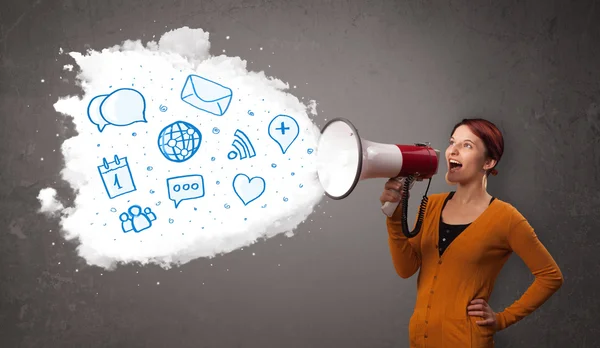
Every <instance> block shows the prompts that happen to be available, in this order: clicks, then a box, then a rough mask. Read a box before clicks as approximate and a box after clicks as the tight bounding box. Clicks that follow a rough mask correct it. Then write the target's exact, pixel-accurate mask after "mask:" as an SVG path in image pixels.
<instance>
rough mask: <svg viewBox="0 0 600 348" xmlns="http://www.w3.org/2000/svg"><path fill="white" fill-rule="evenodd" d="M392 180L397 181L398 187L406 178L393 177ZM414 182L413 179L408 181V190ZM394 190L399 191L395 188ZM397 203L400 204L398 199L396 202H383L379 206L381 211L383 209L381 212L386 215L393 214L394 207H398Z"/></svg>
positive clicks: (390, 215)
mask: <svg viewBox="0 0 600 348" xmlns="http://www.w3.org/2000/svg"><path fill="white" fill-rule="evenodd" d="M394 180H396V181H398V182H399V183H400V187H402V186H404V180H406V178H404V177H397V178H394ZM414 184H415V180H413V181H412V182H411V183H410V186H409V190H410V189H411V188H412V187H413V185H414ZM394 191H396V192H398V193H400V191H397V190H394ZM398 204H400V201H399V200H398V202H385V203H384V204H383V206H382V207H381V211H383V213H384V214H385V215H386V216H387V217H392V215H394V212H395V211H396V208H398Z"/></svg>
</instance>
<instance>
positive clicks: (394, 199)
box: [379, 177, 415, 217]
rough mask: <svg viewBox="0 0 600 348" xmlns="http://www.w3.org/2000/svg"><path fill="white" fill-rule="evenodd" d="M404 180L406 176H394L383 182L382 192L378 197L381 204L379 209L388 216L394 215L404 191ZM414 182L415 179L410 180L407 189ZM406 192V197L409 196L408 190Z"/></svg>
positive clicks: (410, 187)
mask: <svg viewBox="0 0 600 348" xmlns="http://www.w3.org/2000/svg"><path fill="white" fill-rule="evenodd" d="M406 180H407V178H405V177H395V178H391V179H389V180H388V181H387V182H386V183H385V186H384V190H383V193H382V194H381V197H379V200H380V201H381V204H382V207H381V211H383V213H384V214H385V215H387V216H388V217H392V215H394V212H395V211H396V208H397V207H398V205H399V204H400V200H401V199H402V198H403V194H404V193H403V192H402V188H403V186H404V183H405V182H406ZM414 184H415V180H412V181H411V183H410V185H409V186H408V189H409V190H410V189H412V187H413V185H414ZM407 194H408V197H410V192H407Z"/></svg>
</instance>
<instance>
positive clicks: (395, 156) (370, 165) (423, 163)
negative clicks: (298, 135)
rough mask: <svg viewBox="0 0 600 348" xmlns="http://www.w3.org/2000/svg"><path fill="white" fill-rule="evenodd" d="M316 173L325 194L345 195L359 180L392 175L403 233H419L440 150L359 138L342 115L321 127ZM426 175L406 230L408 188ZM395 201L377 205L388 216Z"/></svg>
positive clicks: (412, 234)
mask: <svg viewBox="0 0 600 348" xmlns="http://www.w3.org/2000/svg"><path fill="white" fill-rule="evenodd" d="M316 153H317V154H316V155H317V160H316V162H317V163H316V164H317V175H318V177H319V182H320V183H321V185H322V187H323V189H324V191H325V194H326V195H327V197H329V198H331V199H334V200H340V199H344V198H346V197H348V196H349V195H350V194H351V193H352V191H353V190H354V189H355V188H356V185H357V184H358V182H359V181H361V180H365V179H373V178H387V179H389V178H395V179H396V180H399V181H400V182H401V183H402V190H403V191H404V195H403V201H402V203H403V207H402V208H403V214H402V218H401V219H402V223H403V233H404V234H405V235H406V236H407V237H408V238H412V237H414V236H416V235H417V234H418V233H419V230H420V228H421V223H422V220H423V215H424V214H425V207H426V205H427V191H429V185H430V184H431V178H432V177H433V176H434V175H435V174H437V171H438V166H439V157H440V151H439V150H436V149H434V148H432V147H431V146H430V145H429V144H427V143H416V144H412V145H401V144H382V143H376V142H372V141H368V140H365V139H362V138H361V137H360V136H359V134H358V131H357V130H356V127H354V125H353V124H352V123H351V122H350V121H349V120H347V119H345V118H335V119H332V120H330V121H329V122H327V124H325V126H323V128H322V129H321V137H320V138H319V143H318V145H317V150H316ZM424 179H429V184H428V185H427V189H426V191H425V195H424V196H423V200H422V201H421V207H420V209H419V214H418V218H417V223H416V225H415V229H414V230H413V231H409V229H408V222H407V218H406V215H407V209H408V208H407V206H408V190H409V189H410V188H411V186H412V185H413V184H414V182H415V181H422V180H424ZM398 204H399V202H385V204H384V205H383V206H382V207H381V209H382V211H383V212H384V214H385V215H387V216H392V215H393V214H394V212H395V211H396V209H397V207H398Z"/></svg>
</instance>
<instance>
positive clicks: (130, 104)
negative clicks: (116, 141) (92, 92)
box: [87, 88, 146, 132]
mask: <svg viewBox="0 0 600 348" xmlns="http://www.w3.org/2000/svg"><path fill="white" fill-rule="evenodd" d="M87 113H88V118H89V120H90V121H91V122H92V123H93V124H95V125H96V127H98V131H100V132H102V131H103V130H104V128H105V127H106V126H107V125H112V126H116V127H124V126H128V125H131V124H133V123H137V122H144V123H145V122H146V99H145V98H144V96H143V95H142V94H141V93H140V92H139V91H137V90H135V89H132V88H120V89H117V90H115V91H114V92H112V93H110V94H108V95H107V94H102V95H98V96H96V97H94V98H92V100H90V103H89V105H88V109H87Z"/></svg>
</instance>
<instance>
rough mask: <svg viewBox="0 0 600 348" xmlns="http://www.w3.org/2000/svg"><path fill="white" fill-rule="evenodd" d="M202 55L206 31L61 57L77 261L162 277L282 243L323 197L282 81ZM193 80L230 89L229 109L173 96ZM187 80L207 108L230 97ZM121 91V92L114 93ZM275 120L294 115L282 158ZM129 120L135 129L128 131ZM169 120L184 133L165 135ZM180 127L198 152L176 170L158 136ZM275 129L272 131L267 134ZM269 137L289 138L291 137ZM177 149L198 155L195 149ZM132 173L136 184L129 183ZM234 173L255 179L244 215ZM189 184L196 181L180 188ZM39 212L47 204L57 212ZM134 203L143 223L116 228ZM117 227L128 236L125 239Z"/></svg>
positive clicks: (295, 103) (302, 122) (246, 189)
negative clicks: (67, 61)
mask: <svg viewBox="0 0 600 348" xmlns="http://www.w3.org/2000/svg"><path fill="white" fill-rule="evenodd" d="M209 48H210V42H209V34H208V33H206V32H204V31H202V30H201V29H189V28H187V27H184V28H180V29H177V30H173V31H171V32H168V33H166V34H164V35H163V36H162V37H161V39H160V40H159V41H158V43H157V42H150V43H148V44H147V45H146V47H144V46H143V45H142V43H141V42H140V41H126V42H124V43H123V44H122V45H120V46H115V47H111V48H109V49H104V50H102V51H89V52H87V53H86V54H81V53H78V52H71V53H69V54H70V55H71V57H73V58H74V59H75V62H76V67H77V68H76V69H75V70H76V71H78V75H77V80H78V82H79V84H80V86H81V88H82V90H83V93H84V95H83V97H82V98H81V99H80V98H78V97H74V96H69V97H64V98H60V99H59V100H58V101H57V102H56V103H55V104H54V107H55V109H56V110H57V111H58V112H61V113H63V114H65V115H69V116H71V117H73V122H74V124H75V126H76V129H77V132H78V135H77V136H75V137H73V138H70V139H67V140H66V141H65V142H64V144H63V145H62V154H63V155H64V158H65V168H64V169H63V170H62V176H63V178H64V179H65V180H66V181H67V182H69V183H70V185H71V186H72V187H73V188H74V190H75V192H76V198H75V200H74V205H73V207H71V208H70V209H69V210H68V211H66V210H63V211H62V213H63V215H62V221H61V225H62V228H63V230H64V232H65V236H66V238H67V239H73V238H78V241H79V243H80V245H79V247H78V252H79V255H80V256H81V257H83V258H84V259H85V260H86V261H87V262H88V263H89V264H92V265H97V266H100V267H105V268H108V269H112V268H113V267H114V266H115V265H116V264H117V263H120V262H123V263H127V262H141V263H149V262H152V263H157V264H160V265H161V266H163V267H165V268H168V267H170V266H171V264H172V263H186V262H188V261H190V260H192V259H195V258H199V257H211V256H214V255H216V254H220V253H226V252H230V251H232V250H235V249H238V248H240V247H243V246H246V245H249V244H252V243H253V242H255V241H256V240H257V239H258V238H260V237H272V236H274V235H277V234H280V233H286V232H287V233H289V232H290V231H292V230H294V229H295V228H296V227H297V226H298V224H299V223H301V222H302V221H304V220H305V219H306V218H307V217H308V215H309V214H311V213H312V212H313V208H314V206H315V205H316V204H317V203H318V202H319V201H320V199H321V198H322V197H323V191H322V188H321V186H320V184H319V182H318V179H317V176H316V164H315V158H314V157H315V153H313V149H315V147H316V145H317V141H318V137H319V133H320V132H319V129H318V127H317V126H316V125H315V124H313V123H312V122H311V120H310V119H309V117H308V115H307V109H310V108H307V105H304V104H302V103H301V102H300V101H299V100H298V98H296V97H295V96H293V95H291V94H289V93H287V92H285V89H287V88H288V86H287V84H285V83H283V82H282V81H280V80H278V79H276V78H271V77H267V76H266V75H265V74H264V72H252V71H248V70H247V69H246V62H245V61H244V60H242V59H241V58H240V57H228V56H225V55H220V56H211V55H209ZM189 75H197V76H201V77H203V78H205V79H208V80H210V81H212V82H216V83H218V84H220V85H222V86H225V87H227V88H229V89H231V91H232V97H231V102H230V103H229V104H227V103H226V102H225V100H221V101H220V102H218V103H219V104H218V105H217V104H215V103H204V104H203V102H202V101H201V100H199V99H194V98H195V97H194V96H193V95H192V96H190V97H191V98H192V99H187V102H186V101H183V100H182V98H181V92H182V89H183V87H184V85H185V83H186V80H187V78H188V76H189ZM195 79H196V82H198V85H197V89H196V90H194V89H189V88H188V89H187V90H186V92H189V93H184V94H192V93H197V94H200V95H201V96H203V97H205V99H207V100H208V99H216V98H218V97H219V96H222V95H223V94H224V93H225V95H226V92H227V89H226V88H218V86H216V85H215V84H214V83H212V84H211V83H208V82H206V81H203V80H198V78H195ZM188 87H189V86H188ZM119 89H126V90H122V91H120V92H116V93H114V94H111V93H113V92H115V91H117V90H119ZM127 89H133V90H135V91H131V90H127ZM136 91H137V92H139V93H137V92H136ZM97 96H101V97H99V98H95V97H97ZM142 96H143V99H142ZM94 98H95V99H94ZM184 99H185V98H184ZM92 100H93V102H92ZM90 102H91V103H90ZM313 103H314V102H313ZM144 105H145V109H144ZM193 105H196V106H199V107H201V108H204V109H206V110H209V111H211V112H213V113H217V114H218V113H219V112H220V111H219V110H224V109H226V112H225V113H224V114H223V115H222V116H217V115H214V114H211V113H209V112H206V111H202V110H200V109H198V108H196V107H194V106H193ZM227 105H228V106H227ZM314 105H315V104H312V108H314ZM88 106H89V110H88ZM219 108H220V109H219ZM88 111H89V112H88ZM313 112H314V111H313ZM278 115H287V116H290V117H292V118H293V119H294V120H295V121H296V123H297V129H298V131H299V134H298V136H297V138H296V139H295V140H294V142H293V143H292V145H291V146H290V147H289V149H288V150H287V151H286V153H282V150H281V147H280V146H279V145H278V144H277V143H276V142H275V141H274V140H273V139H272V138H271V137H270V136H269V125H270V123H271V120H272V119H273V118H275V117H276V116H278ZM136 120H138V121H140V120H141V122H133V123H131V122H132V121H136ZM144 120H145V121H144ZM280 120H284V121H286V122H287V121H291V120H290V119H289V118H279V119H277V122H276V123H280V122H279V121H280ZM107 121H109V122H108V123H112V124H106V125H105V127H104V128H102V127H100V128H102V132H100V131H99V127H98V126H97V125H98V124H104V123H107ZM177 121H183V122H185V124H181V123H179V124H177V125H175V127H174V128H173V127H169V125H171V124H173V123H174V122H177ZM94 123H96V124H94ZM182 125H183V126H184V127H189V125H191V126H192V127H194V128H196V129H197V130H198V131H199V132H200V133H201V142H200V147H199V149H198V150H197V152H195V153H194V155H193V156H192V157H191V158H189V159H187V160H186V161H184V162H174V161H171V160H168V159H167V157H166V156H165V155H163V153H161V150H160V148H159V135H160V134H161V131H163V130H164V129H166V130H167V137H166V138H163V140H165V141H167V142H168V140H169V139H170V138H169V134H168V131H169V130H175V131H177V130H179V129H181V128H179V126H182ZM278 126H280V125H271V130H272V132H271V134H275V133H276V132H275V131H274V128H277V127H278ZM284 126H285V127H284V129H283V130H282V132H285V131H288V132H289V131H290V129H291V131H293V129H294V127H295V126H294V125H293V122H287V123H286V124H284ZM194 128H192V130H191V131H190V133H187V128H185V129H184V134H187V135H184V136H185V137H193V136H194V135H196V133H194V132H193V129H194ZM285 128H289V129H287V130H286V129H285ZM238 130H240V131H241V132H243V133H244V134H245V135H246V136H247V140H246V139H245V137H244V136H243V134H242V133H240V132H237V133H236V131H238ZM277 132H279V131H277ZM236 134H237V135H236ZM278 134H279V133H278ZM274 137H275V138H276V139H283V138H286V139H287V140H288V141H289V140H291V139H292V138H293V137H292V138H290V137H289V133H285V134H279V135H274ZM281 137H283V138H281ZM236 138H237V139H238V142H237V143H236V144H235V146H237V149H236V147H235V146H234V145H233V143H234V140H235V139H236ZM248 140H249V141H250V143H251V144H252V147H253V150H254V153H255V155H254V156H252V154H253V153H252V148H251V147H248V149H250V153H248V154H247V156H246V158H244V159H240V158H241V157H244V155H243V154H244V153H245V152H244V151H245V150H247V149H246V148H245V146H247V145H248ZM283 140H285V139H283ZM181 144H182V143H177V142H171V143H167V145H168V146H166V150H165V152H166V153H167V154H168V152H169V151H171V150H173V149H174V148H173V147H170V145H175V149H176V148H177V146H180V145H181ZM181 146H182V147H183V148H185V150H186V151H187V150H190V151H191V152H192V153H193V151H194V149H193V146H192V147H189V146H186V145H185V143H184V145H181ZM284 148H285V146H284ZM163 149H165V147H163ZM232 151H233V152H232ZM184 153H185V151H184ZM115 156H117V161H115ZM228 156H229V157H234V156H235V157H236V158H234V159H229V158H228ZM125 158H126V160H125ZM104 161H106V164H107V165H108V167H107V168H106V167H104V163H105V162H104ZM111 162H114V163H111ZM126 163H127V166H128V168H127V166H125V164H126ZM114 168H119V169H117V170H116V171H113V169H114ZM128 171H130V172H131V178H132V179H133V184H131V183H129V182H128V180H129V174H128V173H129V172H128ZM101 172H102V175H103V176H101ZM115 174H117V177H116V178H117V179H118V180H117V181H115ZM237 174H245V175H247V176H248V177H249V178H253V177H257V176H259V177H261V178H263V179H264V182H265V183H266V187H265V189H264V193H263V194H262V195H261V196H260V197H259V198H257V199H256V200H253V201H251V202H250V203H248V204H247V205H245V204H244V202H243V201H242V199H240V197H238V195H237V194H236V192H235V191H234V186H233V183H232V180H233V179H234V177H236V175H237ZM189 175H195V176H193V177H186V178H177V177H182V176H189ZM200 176H201V178H200ZM102 177H104V182H103V180H102ZM240 178H241V179H243V178H244V177H243V176H240ZM168 179H170V180H169V183H167V180H168ZM259 180H260V179H256V180H252V181H251V182H250V183H248V182H246V183H245V184H246V185H244V183H242V185H241V186H240V182H237V183H236V188H238V191H241V192H238V194H239V195H240V196H241V197H242V198H244V199H245V201H246V202H248V201H249V200H251V199H252V198H253V197H250V196H252V195H253V194H254V195H256V194H258V193H260V191H261V189H262V186H261V185H260V183H258V184H257V182H259ZM186 184H187V185H186ZM196 184H197V186H196ZM202 184H203V185H204V192H203V193H202V191H201V190H200V188H201V187H202ZM105 185H106V187H108V189H107V188H106V187H105ZM188 185H189V186H188ZM134 186H135V190H134V189H133V188H134ZM168 187H170V188H171V193H170V194H169V189H168ZM193 189H196V191H194V190H193ZM186 190H187V191H186ZM128 191H131V192H128ZM108 192H111V193H112V194H113V198H112V199H111V198H110V197H109V196H108ZM123 192H126V193H124V194H122V195H119V193H123ZM186 192H188V193H186ZM189 192H195V193H194V194H191V193H189ZM50 193H52V197H53V195H54V191H53V189H51V188H47V189H44V190H42V191H41V192H40V197H42V196H44V197H47V196H48V195H49V194H50ZM182 195H184V196H185V197H187V198H190V199H186V200H181V201H180V202H179V205H178V206H177V208H176V207H175V203H174V200H176V198H177V197H179V198H182V197H184V196H182ZM169 197H171V198H172V199H173V200H171V199H170V198H169ZM44 202H46V203H42V205H43V206H46V207H53V208H55V209H59V210H60V209H62V206H60V205H52V204H50V203H47V200H44ZM132 205H139V207H140V208H141V212H144V209H145V208H150V210H151V213H150V212H149V211H147V212H148V213H150V214H146V215H145V214H142V215H138V212H137V210H136V209H135V208H134V210H133V211H132V212H133V215H135V217H133V218H132V219H129V218H127V219H124V220H125V224H124V225H123V224H122V221H121V220H120V216H121V215H122V214H123V213H125V214H124V215H123V216H124V217H126V216H127V213H126V212H127V211H128V209H129V208H130V207H131V206H132ZM146 217H148V219H146ZM149 225H151V226H150V227H149V228H146V229H143V230H142V231H140V232H139V233H136V232H135V229H136V228H137V229H141V228H143V227H147V226H149ZM123 226H125V230H128V229H133V230H131V231H130V232H127V233H124V232H123V229H122V227H123ZM134 227H135V228H134Z"/></svg>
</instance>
